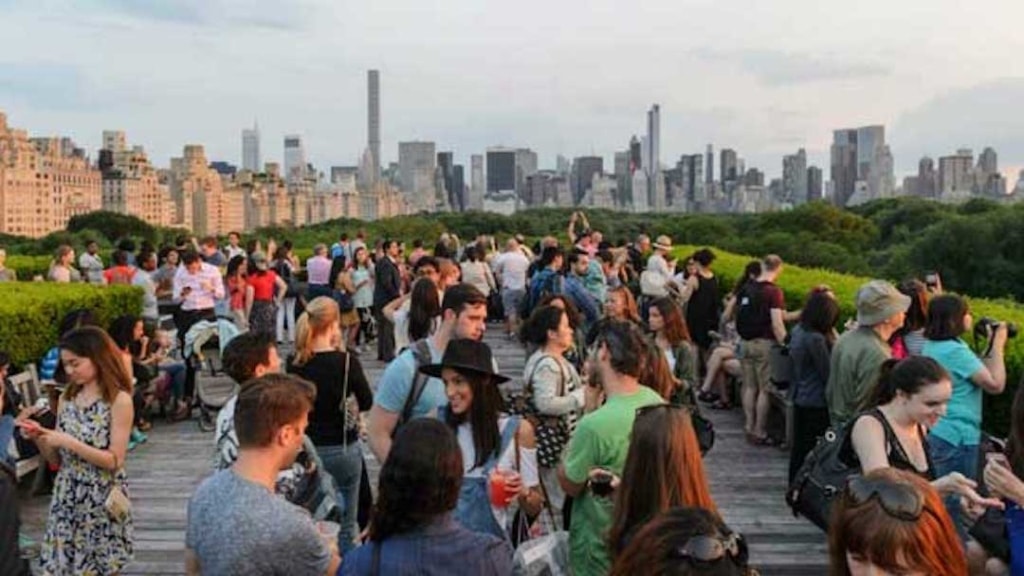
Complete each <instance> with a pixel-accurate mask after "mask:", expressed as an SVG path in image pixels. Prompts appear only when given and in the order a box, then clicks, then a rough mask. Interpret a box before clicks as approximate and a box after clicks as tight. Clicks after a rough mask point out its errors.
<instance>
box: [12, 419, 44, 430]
mask: <svg viewBox="0 0 1024 576" xmlns="http://www.w3.org/2000/svg"><path fill="white" fill-rule="evenodd" d="M15 424H16V425H17V426H18V427H19V428H21V429H22V430H25V431H26V432H42V430H43V427H42V426H41V425H40V424H39V422H36V421H35V420H19V421H18V422H16V423H15Z"/></svg>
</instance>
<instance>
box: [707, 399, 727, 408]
mask: <svg viewBox="0 0 1024 576" xmlns="http://www.w3.org/2000/svg"><path fill="white" fill-rule="evenodd" d="M708 408H711V409H712V410H732V402H726V401H725V400H721V399H719V400H715V401H714V402H712V403H711V405H710V406H708Z"/></svg>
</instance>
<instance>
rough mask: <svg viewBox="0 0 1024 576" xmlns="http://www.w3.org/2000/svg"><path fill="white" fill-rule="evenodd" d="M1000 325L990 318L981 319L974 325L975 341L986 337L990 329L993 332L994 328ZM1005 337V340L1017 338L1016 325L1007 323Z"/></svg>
mask: <svg viewBox="0 0 1024 576" xmlns="http://www.w3.org/2000/svg"><path fill="white" fill-rule="evenodd" d="M1000 324H1002V322H999V321H996V320H993V319H991V318H981V319H980V320H978V321H977V322H975V323H974V337H975V339H977V338H985V337H987V336H988V332H989V330H990V329H991V331H992V332H995V330H996V328H998V327H999V325H1000ZM1006 336H1007V338H1016V337H1017V325H1016V324H1014V323H1013V322H1008V323H1007V324H1006Z"/></svg>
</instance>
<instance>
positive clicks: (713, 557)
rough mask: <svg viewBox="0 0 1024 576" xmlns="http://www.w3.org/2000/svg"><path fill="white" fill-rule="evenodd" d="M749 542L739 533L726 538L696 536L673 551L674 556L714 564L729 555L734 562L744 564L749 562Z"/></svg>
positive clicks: (739, 564) (738, 564)
mask: <svg viewBox="0 0 1024 576" xmlns="http://www.w3.org/2000/svg"><path fill="white" fill-rule="evenodd" d="M747 556H748V554H747V543H746V542H745V541H744V540H743V537H742V536H740V535H739V534H736V533H732V534H729V535H728V536H727V537H725V538H720V537H716V536H707V535H702V536H694V537H693V538H690V539H689V540H687V541H686V543H685V544H683V545H682V546H680V547H679V548H676V549H675V550H673V551H672V557H673V558H680V559H683V560H687V561H689V562H691V563H692V562H699V563H702V564H714V563H716V562H720V561H721V560H723V559H725V558H726V557H728V558H729V559H730V560H732V562H733V564H736V565H737V566H742V565H744V564H746V562H747Z"/></svg>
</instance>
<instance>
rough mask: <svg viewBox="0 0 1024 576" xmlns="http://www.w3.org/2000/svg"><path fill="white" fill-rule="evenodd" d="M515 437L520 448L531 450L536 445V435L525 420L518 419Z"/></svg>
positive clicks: (531, 425)
mask: <svg viewBox="0 0 1024 576" xmlns="http://www.w3.org/2000/svg"><path fill="white" fill-rule="evenodd" d="M516 436H517V437H518V438H519V445H520V446H525V447H526V448H532V447H534V446H535V445H536V444H537V435H536V432H535V430H534V429H533V424H530V421H529V420H527V419H526V418H520V419H519V429H518V430H517V431H516Z"/></svg>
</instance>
